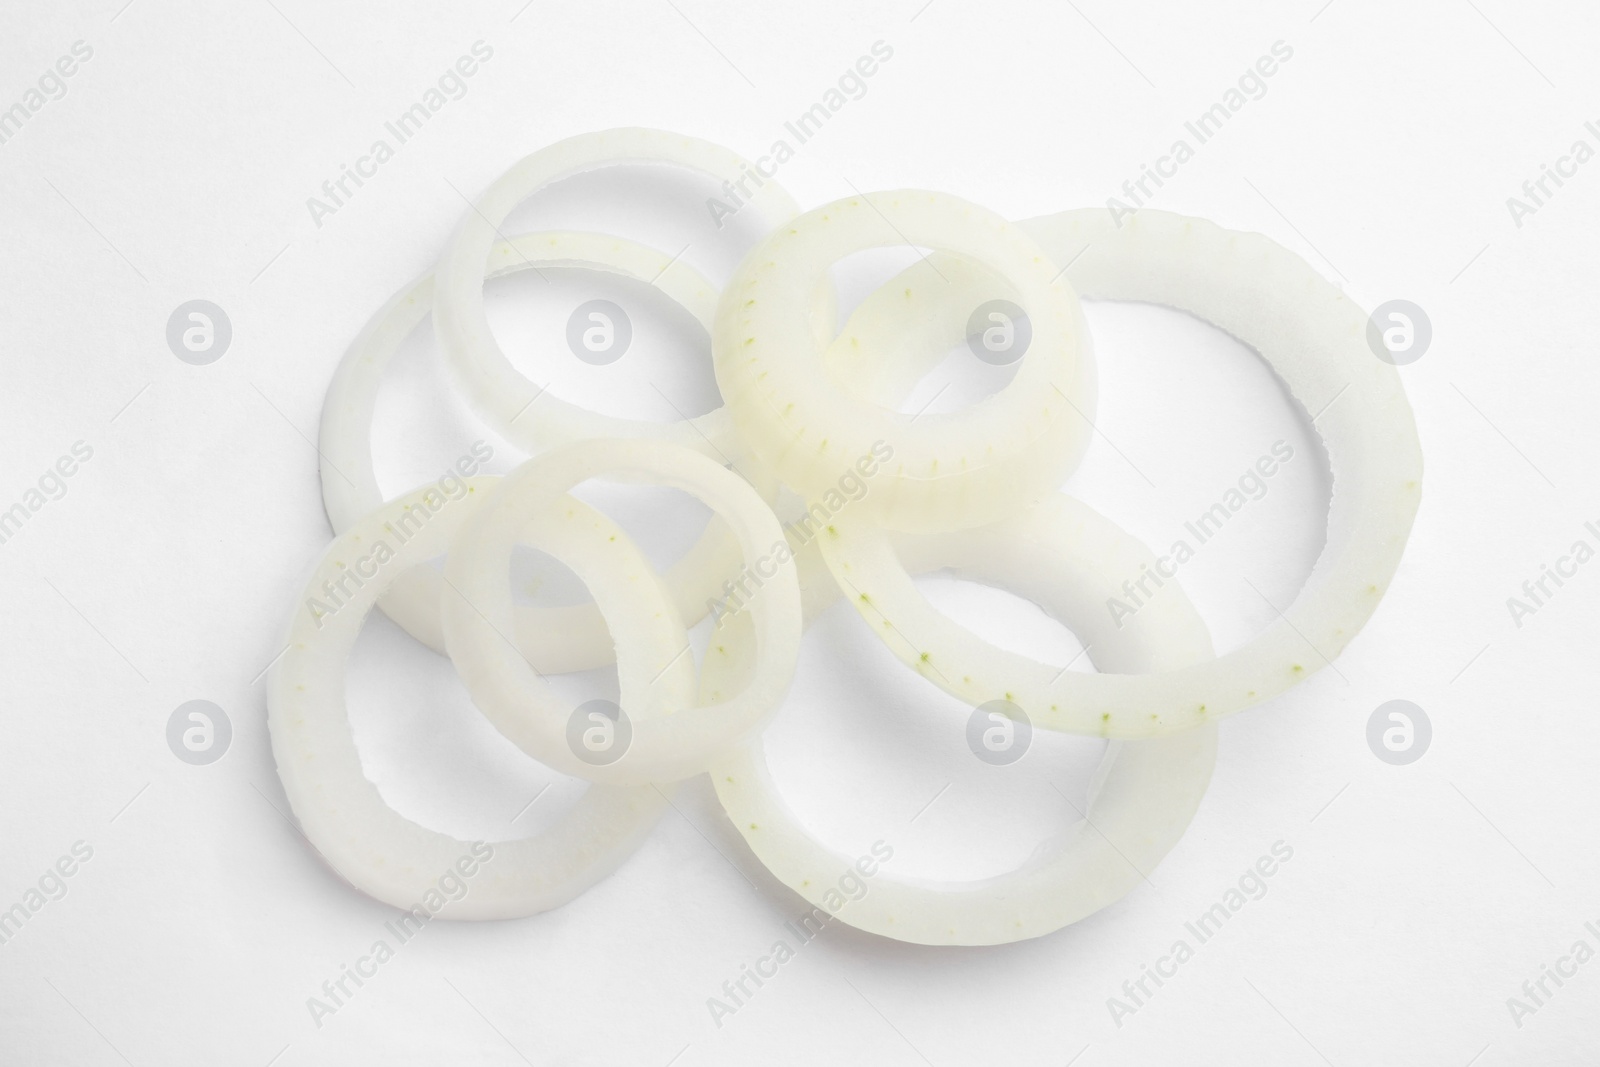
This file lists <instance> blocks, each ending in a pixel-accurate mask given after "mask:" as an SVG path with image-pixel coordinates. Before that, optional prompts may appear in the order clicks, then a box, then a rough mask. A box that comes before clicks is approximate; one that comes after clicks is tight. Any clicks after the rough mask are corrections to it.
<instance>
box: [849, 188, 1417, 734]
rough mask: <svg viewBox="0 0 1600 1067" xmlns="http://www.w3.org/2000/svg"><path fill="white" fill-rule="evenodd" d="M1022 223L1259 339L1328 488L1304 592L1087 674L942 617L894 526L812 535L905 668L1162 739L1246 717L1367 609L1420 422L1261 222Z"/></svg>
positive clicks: (1056, 251)
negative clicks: (1236, 227)
mask: <svg viewBox="0 0 1600 1067" xmlns="http://www.w3.org/2000/svg"><path fill="white" fill-rule="evenodd" d="M1022 225H1023V227H1024V228H1025V229H1026V230H1027V231H1028V232H1029V233H1031V234H1033V235H1034V236H1035V238H1036V239H1037V240H1038V241H1039V242H1040V244H1041V245H1042V246H1043V247H1044V248H1045V249H1046V251H1047V252H1048V254H1050V255H1051V256H1052V257H1053V258H1058V259H1059V260H1061V261H1062V262H1070V263H1071V266H1070V267H1069V268H1068V274H1069V275H1070V276H1071V278H1072V282H1073V285H1074V287H1075V288H1076V289H1077V291H1078V292H1079V293H1080V294H1081V295H1082V296H1083V297H1084V298H1085V299H1100V300H1134V301H1144V302H1148V303H1156V304H1164V305H1167V306H1170V307H1175V308H1178V309H1180V310H1183V311H1187V312H1189V313H1191V314H1193V315H1195V316H1196V317H1197V318H1200V319H1202V320H1204V321H1206V322H1210V323H1212V324H1213V325H1215V326H1217V327H1218V328H1220V329H1222V330H1225V331H1226V332H1228V333H1230V334H1232V335H1233V336H1235V337H1237V338H1238V339H1240V340H1241V341H1243V342H1244V343H1246V344H1248V345H1251V346H1252V347H1253V348H1255V349H1256V350H1257V351H1258V352H1259V353H1260V354H1261V356H1262V357H1263V358H1264V359H1265V360H1266V361H1267V362H1268V363H1269V364H1271V365H1272V367H1273V368H1274V369H1275V370H1276V371H1277V373H1278V375H1279V376H1280V377H1281V378H1282V379H1283V380H1284V382H1285V383H1286V384H1287V385H1288V387H1289V390H1290V392H1291V393H1292V394H1293V395H1294V397H1295V398H1296V400H1298V401H1299V402H1300V404H1301V405H1302V406H1303V407H1304V408H1305V409H1306V411H1308V412H1317V413H1319V414H1318V415H1317V424H1316V427H1317V429H1318V430H1319V432H1320V433H1321V435H1322V438H1323V441H1324V443H1325V444H1326V446H1327V450H1328V458H1329V461H1330V465H1331V467H1332V470H1333V476H1334V490H1335V491H1334V494H1333V500H1332V503H1331V505H1330V508H1329V512H1328V541H1327V544H1326V546H1325V547H1324V549H1323V552H1322V554H1321V556H1320V557H1319V558H1318V560H1317V563H1316V565H1315V567H1314V568H1313V569H1312V572H1311V575H1310V577H1309V578H1308V579H1307V582H1306V585H1305V587H1304V588H1303V589H1302V590H1301V591H1300V594H1299V595H1298V596H1297V597H1296V599H1295V601H1294V603H1293V604H1292V605H1291V606H1290V607H1289V608H1287V609H1286V610H1284V611H1282V612H1280V617H1279V619H1278V621H1277V622H1275V623H1273V624H1272V625H1271V626H1269V627H1268V629H1267V630H1266V631H1265V632H1264V633H1262V634H1261V635H1260V636H1258V637H1256V638H1255V639H1254V640H1252V641H1251V642H1250V643H1248V644H1246V645H1245V646H1243V647H1242V648H1238V649H1235V650H1233V651H1231V652H1228V653H1227V654H1225V655H1223V656H1220V657H1218V658H1216V659H1211V660H1207V661H1205V662H1200V663H1194V664H1190V665H1186V666H1182V667H1178V668H1174V669H1170V670H1166V671H1162V672H1158V673H1150V674H1137V675H1128V676H1123V675H1118V674H1114V673H1102V674H1092V675H1089V674H1079V673H1074V672H1066V673H1062V672H1060V671H1059V670H1058V669H1057V668H1056V667H1053V666H1049V665H1047V664H1043V663H1040V662H1038V661H1036V660H1033V659H1030V658H1028V657H1026V656H1020V655H1017V654H1015V653H1011V652H1007V651H1004V650H1002V649H998V648H995V647H994V646H993V645H991V644H988V643H987V642H984V641H982V640H981V639H980V638H978V637H977V636H976V635H974V634H972V633H971V632H970V631H968V630H966V629H965V628H963V627H961V626H959V625H957V624H956V623H955V622H953V621H952V620H950V619H949V618H948V617H946V616H944V615H943V614H941V613H940V612H939V611H938V610H937V609H935V608H934V607H933V606H932V605H931V604H929V603H928V601H927V600H926V598H924V597H923V596H922V595H921V593H919V592H918V591H917V589H916V586H915V584H914V583H913V582H912V581H911V578H910V576H909V574H908V573H907V571H906V568H905V567H904V566H903V565H902V564H901V563H900V562H899V561H898V560H897V559H896V557H895V551H894V547H893V545H892V543H891V541H890V538H889V536H888V535H887V534H886V533H884V532H883V531H881V530H879V529H876V528H874V527H873V525H872V524H871V523H870V522H868V521H864V520H863V519H862V518H861V516H859V514H858V513H856V512H853V511H852V512H848V513H844V514H841V515H839V516H837V517H836V518H835V519H834V521H833V523H832V526H831V528H830V530H829V531H828V535H827V536H826V537H823V538H821V539H820V541H821V546H822V552H823V556H824V558H825V559H826V560H827V562H828V565H829V567H830V568H831V569H832V571H833V572H834V574H835V575H836V576H838V577H839V578H840V580H841V581H843V582H845V583H846V584H847V585H848V587H849V588H851V589H852V590H854V592H855V594H856V595H857V596H859V597H865V598H866V599H865V600H857V599H853V601H852V602H854V603H856V604H857V607H858V609H859V610H860V611H861V613H862V615H863V616H864V617H866V618H867V619H868V620H869V621H873V620H879V619H883V618H887V619H889V620H892V633H893V634H894V635H895V637H894V639H892V640H890V642H889V644H890V647H891V648H892V649H893V650H894V651H895V654H896V655H898V656H899V657H900V658H901V659H902V660H903V661H905V662H906V663H907V664H908V665H910V666H911V667H913V668H916V669H917V670H919V671H921V672H922V673H923V674H924V675H925V676H926V677H928V678H929V679H930V680H932V681H934V682H935V683H937V684H939V685H940V686H941V687H942V688H944V689H945V690H946V691H947V692H949V693H951V694H952V695H954V696H956V697H959V698H960V699H962V700H965V701H968V702H971V703H974V704H982V703H983V702H985V701H988V700H993V699H996V698H998V697H1000V696H1001V695H1002V694H1007V693H1009V694H1012V696H1011V697H1009V698H1008V699H1012V700H1013V701H1014V702H1016V703H1017V704H1020V705H1021V706H1023V707H1025V708H1028V709H1029V714H1030V715H1032V716H1033V722H1034V725H1035V726H1040V727H1045V728H1047V729H1055V730H1066V731H1070V732H1073V733H1083V734H1094V735H1099V736H1103V737H1116V738H1149V737H1159V736H1162V735H1165V734H1169V733H1171V732H1173V731H1175V730H1183V729H1185V728H1188V727H1190V726H1193V725H1195V724H1196V723H1201V722H1208V721H1211V720H1214V719H1217V718H1220V717H1222V716H1224V715H1231V714H1233V713H1235V712H1238V711H1242V710H1244V709H1245V708H1248V707H1251V706H1252V705H1255V704H1258V703H1260V702H1262V701H1264V700H1268V699H1270V698H1271V697H1273V696H1276V695H1277V694H1279V693H1281V692H1283V691H1284V690H1286V689H1288V688H1289V687H1291V686H1293V685H1294V684H1295V683H1296V682H1299V681H1301V680H1302V679H1304V678H1306V677H1308V676H1310V675H1311V674H1313V673H1315V672H1316V671H1317V670H1318V669H1319V668H1320V667H1322V666H1323V665H1325V664H1326V663H1328V662H1331V661H1332V659H1333V658H1334V657H1335V656H1337V655H1338V654H1339V653H1340V651H1342V650H1343V649H1344V647H1345V645H1346V644H1347V643H1348V642H1349V641H1350V640H1351V638H1353V637H1354V636H1355V635H1356V633H1357V632H1359V631H1360V629H1361V627H1362V626H1363V625H1364V624H1365V623H1366V621H1367V619H1368V618H1370V617H1371V615H1372V612H1373V611H1374V610H1375V609H1376V608H1377V605H1378V601H1379V599H1380V598H1381V597H1382V595H1383V592H1384V591H1385V590H1386V589H1387V588H1388V585H1389V582H1390V581H1391V580H1392V579H1393V577H1394V573H1395V570H1396V568H1397V567H1398V566H1399V563H1400V557H1401V554H1402V552H1403V551H1404V548H1405V544H1406V540H1407V538H1408V536H1409V534H1410V531H1411V524H1412V520H1413V518H1414V517H1415V515H1416V510H1417V505H1418V503H1419V500H1420V497H1421V479H1422V452H1421V448H1420V446H1419V444H1418V441H1417V432H1416V423H1415V421H1414V420H1413V418H1412V414H1411V408H1410V405H1409V404H1408V403H1407V402H1406V397H1405V393H1404V391H1403V390H1402V388H1401V386H1400V379H1399V375H1398V373H1397V372H1396V370H1395V368H1394V367H1393V366H1391V365H1390V364H1388V363H1385V362H1383V361H1382V360H1378V359H1375V358H1374V357H1373V355H1372V350H1371V349H1370V348H1369V347H1368V345H1367V341H1366V329H1367V316H1366V314H1365V313H1364V312H1362V310H1361V309H1360V308H1358V307H1357V306H1356V305H1355V304H1354V303H1353V302H1352V301H1351V300H1350V299H1349V298H1348V297H1346V296H1345V295H1344V294H1343V293H1342V292H1340V291H1339V290H1338V289H1337V288H1336V287H1334V286H1333V285H1332V284H1331V283H1329V282H1328V281H1326V280H1325V279H1323V278H1322V277H1321V275H1319V274H1317V272H1316V271H1315V270H1313V269H1312V268H1311V266H1310V265H1309V264H1307V263H1306V262H1305V260H1303V259H1301V258H1300V257H1299V256H1297V255H1295V254H1294V253H1293V252H1291V251H1289V250H1288V249H1286V248H1284V247H1283V246H1281V245H1279V244H1277V243H1276V242H1273V241H1271V240H1270V239H1268V238H1266V237H1263V236H1261V235H1259V234H1249V233H1235V232H1231V231H1228V230H1224V229H1222V228H1220V227H1218V226H1216V225H1214V224H1212V223H1210V222H1206V221H1204V220H1201V219H1190V218H1185V217H1183V216H1179V215H1172V214H1168V213H1165V212H1159V211H1151V210H1148V209H1146V210H1141V211H1140V212H1139V213H1138V215H1136V216H1135V217H1133V218H1132V219H1128V220H1124V222H1123V225H1122V227H1121V228H1120V229H1119V228H1117V227H1116V226H1115V225H1113V224H1112V223H1111V222H1110V220H1109V219H1108V218H1107V217H1106V215H1105V213H1104V212H1102V211H1097V210H1093V209H1090V210H1082V211H1071V212H1065V213H1063V214H1060V215H1052V216H1048V217H1046V218H1040V219H1033V220H1030V221H1028V222H1026V223H1023V224H1022ZM1152 562H1153V561H1152ZM1140 573H1141V572H1140V571H1138V570H1134V571H1131V572H1128V574H1126V575H1121V576H1119V577H1136V576H1137V575H1138V574H1140ZM1113 595H1121V594H1120V593H1118V594H1113ZM1160 599H1161V597H1159V596H1157V597H1155V598H1154V599H1153V600H1152V601H1151V602H1149V603H1154V602H1155V601H1158V600H1160ZM1147 609H1148V608H1146V609H1142V610H1141V614H1142V613H1143V610H1147ZM880 632H891V630H890V628H883V629H881V630H880Z"/></svg>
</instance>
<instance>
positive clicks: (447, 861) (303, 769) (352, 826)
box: [267, 479, 694, 919]
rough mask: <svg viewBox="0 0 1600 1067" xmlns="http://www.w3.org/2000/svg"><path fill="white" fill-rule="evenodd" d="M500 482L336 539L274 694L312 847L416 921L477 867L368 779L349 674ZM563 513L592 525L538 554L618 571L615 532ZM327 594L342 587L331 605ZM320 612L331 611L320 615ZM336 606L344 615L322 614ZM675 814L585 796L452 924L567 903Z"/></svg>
mask: <svg viewBox="0 0 1600 1067" xmlns="http://www.w3.org/2000/svg"><path fill="white" fill-rule="evenodd" d="M493 484H494V480H493V479H472V480H470V481H469V482H468V486H467V489H468V491H467V492H466V493H465V494H464V495H463V496H462V497H461V498H460V499H458V500H450V499H448V498H446V497H444V496H443V494H440V493H439V492H438V490H437V489H434V488H432V487H429V488H427V489H420V490H416V491H414V492H411V493H407V494H405V495H404V496H402V497H399V498H397V499H395V500H392V501H390V502H389V503H387V504H384V505H383V506H381V507H380V508H378V509H377V510H376V511H374V512H373V513H372V514H371V515H368V516H366V517H364V518H362V519H361V520H359V521H357V522H355V523H353V524H352V525H351V527H350V529H349V530H347V531H346V532H345V533H343V534H342V535H340V536H339V537H337V538H336V539H335V540H334V541H333V544H332V545H330V546H329V548H328V551H327V552H326V553H325V554H324V555H323V557H322V559H321V560H320V561H319V562H318V563H317V566H316V568H315V570H314V571H313V572H312V575H311V578H310V580H309V581H308V582H307V583H306V589H305V603H304V604H302V605H301V606H299V607H297V608H296V610H295V613H294V615H293V617H292V618H291V619H290V622H289V628H288V635H287V639H286V644H287V646H288V647H287V649H286V651H285V652H284V653H283V655H282V656H281V657H280V658H279V660H278V661H277V663H275V664H274V665H273V667H272V670H271V672H270V675H269V679H268V682H267V725H268V728H269V730H270V732H271V736H272V753H273V757H274V759H275V761H276V763H277V768H278V775H279V777H280V778H281V779H282V780H283V788H284V792H285V793H286V794H287V795H288V798H289V803H290V805H291V806H292V807H293V809H294V813H295V816H296V818H297V819H298V820H299V823H300V827H301V829H302V830H303V831H304V832H305V835H306V838H307V840H309V841H310V842H311V843H312V845H314V846H315V847H316V849H317V851H318V852H319V853H321V855H322V856H323V858H324V859H325V860H326V861H327V862H328V864H329V866H331V867H332V868H333V869H334V870H335V871H336V872H338V873H339V875H341V876H342V877H343V878H344V879H346V880H347V881H349V882H350V883H351V884H352V885H354V886H355V887H356V888H357V889H359V890H361V891H362V892H364V893H367V894H369V895H370V896H373V897H376V898H377V899H379V900H381V901H384V902H385V903H388V904H393V905H394V906H396V907H399V908H406V909H409V908H411V907H413V906H414V905H415V904H416V903H417V902H418V901H419V900H421V899H422V897H423V896H424V895H425V894H427V893H428V892H430V891H432V890H435V889H436V888H437V884H438V880H439V878H440V876H441V875H442V874H444V873H445V872H447V871H450V870H452V869H453V868H454V865H455V864H456V863H457V861H459V860H461V859H462V858H463V857H464V856H467V855H469V853H470V854H473V855H476V856H478V857H479V858H481V853H477V852H475V851H474V849H473V844H474V843H471V842H466V841H460V840H458V839H456V838H454V837H452V836H450V835H449V834H445V833H441V832H439V831H436V830H431V829H429V828H427V827H425V826H421V825H419V824H418V823H415V822H413V821H411V820H410V819H407V818H406V817H404V816H402V815H401V814H400V813H399V812H397V811H395V810H394V809H393V808H391V807H390V806H389V805H388V804H387V803H386V802H385V801H384V799H383V797H382V796H381V795H380V794H379V792H378V788H377V786H375V785H374V784H373V783H372V782H371V781H369V780H368V779H367V778H366V777H365V775H364V774H363V773H362V770H361V758H360V756H359V754H358V753H357V751H356V747H355V740H354V738H353V736H352V734H351V729H350V719H349V714H348V711H347V709H346V706H345V668H346V664H347V663H348V661H349V658H350V651H351V649H352V648H353V647H354V645H355V642H356V638H357V636H358V635H359V634H360V633H361V627H362V624H363V622H364V621H365V619H366V617H367V615H368V614H369V613H370V612H371V610H372V606H373V604H374V602H375V601H376V600H377V598H378V596H379V594H380V593H381V592H382V591H383V590H384V588H385V587H387V586H388V585H389V583H390V582H392V581H393V580H394V578H395V577H396V576H397V575H399V574H402V573H404V572H405V571H407V570H408V569H409V568H412V567H414V566H417V565H418V564H423V563H426V562H427V561H428V560H430V559H432V558H433V557H435V556H437V555H439V554H440V553H441V552H443V551H444V549H445V546H446V544H447V543H448V541H449V540H450V539H451V538H452V537H453V536H454V535H455V534H456V533H457V531H458V530H459V529H460V527H461V526H462V525H463V524H464V523H465V522H466V521H467V520H468V519H469V518H470V517H471V516H472V514H473V513H474V512H475V511H477V510H478V509H479V508H481V507H482V505H483V503H484V501H485V499H486V498H487V497H488V495H489V494H488V490H489V488H490V487H491V486H492V485H493ZM430 494H432V497H431V498H430ZM568 506H569V507H572V508H574V509H576V510H579V511H581V512H584V513H586V514H585V520H586V521H585V522H569V523H563V524H551V525H550V526H549V528H548V529H541V530H540V531H539V532H540V535H541V537H540V541H539V543H540V545H541V547H544V548H546V549H547V550H549V551H551V552H552V553H554V554H556V555H558V556H559V557H560V558H562V559H564V560H566V561H567V562H568V564H569V565H571V566H572V567H573V568H574V569H575V570H580V571H590V570H594V569H595V568H603V567H609V566H611V565H612V563H613V559H614V556H615V555H616V551H617V549H616V544H615V539H614V535H616V534H619V533H620V531H619V530H617V529H616V527H615V526H614V525H613V524H611V523H610V521H609V520H607V519H606V518H605V517H604V516H602V515H600V514H599V513H597V512H593V511H590V510H589V509H587V508H586V507H584V505H582V504H581V503H579V502H578V501H575V500H572V501H569V504H568ZM418 509H421V511H420V513H419V510H418ZM419 514H421V515H424V516H426V517H425V518H424V519H423V520H422V522H421V524H420V526H416V527H415V528H414V529H412V531H411V532H410V534H409V536H407V537H406V538H405V539H404V540H402V539H401V537H400V535H399V534H397V533H396V530H397V529H409V528H411V526H412V524H408V526H407V527H401V526H400V522H401V519H402V517H407V516H410V517H412V518H413V520H414V519H415V517H416V516H418V515H419ZM624 539H625V538H624ZM379 544H383V545H385V546H387V549H388V552H381V551H380V550H379V549H378V545H379ZM380 555H381V556H382V557H383V558H381V559H377V558H375V557H378V556H380ZM372 568H375V570H373V571H372V573H367V572H368V570H369V569H372ZM352 575H354V578H353V579H352ZM324 582H332V583H340V582H342V583H343V592H342V593H341V595H340V597H339V598H338V599H339V602H338V604H337V605H336V606H335V605H334V604H332V603H331V602H330V598H329V594H328V593H327V591H326V590H325V589H324V586H323V583H324ZM640 592H641V597H642V599H641V603H640V610H641V611H646V612H648V611H649V610H650V609H651V608H652V607H655V608H656V609H657V610H661V609H662V608H663V607H665V608H668V609H670V605H668V604H667V603H666V599H665V593H664V592H661V591H660V589H659V587H657V588H656V589H655V591H654V592H653V593H652V592H651V590H650V589H648V588H645V589H641V591H640ZM313 600H315V601H317V602H318V603H319V604H320V605H322V607H321V608H314V607H313V606H312V601H313ZM328 607H333V608H335V610H333V611H332V612H331V613H330V612H327V611H324V610H322V609H323V608H328ZM630 648H632V649H633V651H636V652H637V653H638V655H639V656H640V657H641V658H642V659H648V660H651V661H655V660H657V659H660V658H662V657H664V656H671V655H672V654H673V652H675V651H676V646H675V645H673V644H672V643H671V638H670V637H669V639H668V640H667V641H666V642H665V643H663V644H660V645H658V646H655V647H652V646H651V645H650V644H648V643H644V644H639V645H636V646H630ZM630 662H631V656H630ZM691 667H692V664H691ZM654 687H655V689H656V690H657V691H659V692H660V693H661V694H662V699H663V700H666V701H669V702H670V701H673V700H677V699H680V698H683V699H692V698H693V690H694V678H693V673H692V670H689V671H685V670H681V669H674V670H671V671H667V672H665V673H664V674H663V675H662V676H661V677H660V678H659V679H657V680H656V681H655V683H654ZM666 804H667V796H666V794H665V793H663V792H661V791H658V790H656V789H653V788H650V787H633V788H627V787H618V786H598V785H594V786H590V787H589V789H588V790H587V791H586V792H585V793H584V794H583V796H582V797H580V798H579V799H578V801H577V803H576V804H575V805H574V806H573V807H572V808H571V809H570V810H569V811H567V812H566V813H565V814H564V815H563V816H562V817H561V819H560V821H559V822H558V823H557V824H556V825H555V826H554V827H552V828H550V829H548V830H546V831H544V832H543V833H541V834H539V835H538V836H536V837H533V838H528V839H522V840H510V841H498V842H494V843H493V845H492V848H493V857H492V859H491V860H490V861H489V862H488V863H487V864H486V865H485V867H484V869H483V870H482V871H481V872H479V873H477V874H476V875H474V877H473V880H472V892H471V893H469V894H467V895H466V896H465V897H463V898H462V899H460V900H458V901H455V902H453V903H451V904H450V905H449V907H448V908H447V909H446V912H445V914H446V915H448V916H449V917H450V918H453V919H507V918H517V917H520V916H525V915H533V914H536V913H538V912H541V911H545V910H548V909H550V908H553V907H556V906H558V905H560V904H564V903H566V902H567V901H569V900H571V899H573V898H574V897H576V896H577V895H578V894H579V893H581V892H583V891H584V890H585V889H587V888H589V887H590V886H591V885H593V884H594V883H595V882H597V881H599V880H600V879H601V878H603V877H605V876H606V875H607V874H609V873H610V872H611V871H613V870H615V869H616V868H617V866H618V865H620V864H621V863H622V861H623V860H624V859H626V858H627V857H628V856H629V855H630V854H631V853H632V852H633V850H634V849H635V848H637V847H638V845H639V843H640V842H641V841H642V840H643V839H644V837H645V835H646V834H648V833H649V831H650V828H651V827H652V826H653V825H655V822H656V820H657V818H658V817H659V816H660V814H661V812H662V810H663V809H664V807H665V805H666Z"/></svg>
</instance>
